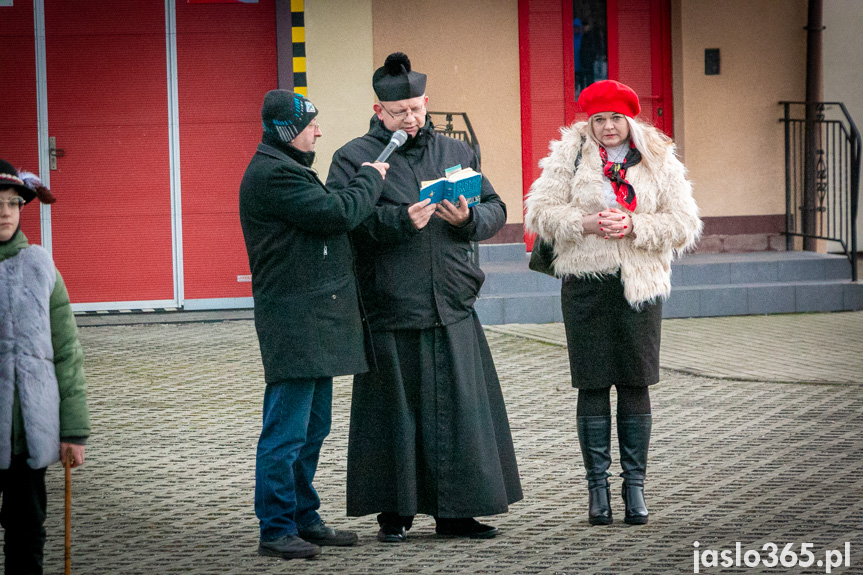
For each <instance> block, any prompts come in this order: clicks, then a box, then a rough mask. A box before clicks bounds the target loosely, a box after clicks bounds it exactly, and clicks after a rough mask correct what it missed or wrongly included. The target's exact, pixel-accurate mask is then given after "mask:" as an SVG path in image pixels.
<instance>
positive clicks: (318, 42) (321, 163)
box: [305, 0, 375, 179]
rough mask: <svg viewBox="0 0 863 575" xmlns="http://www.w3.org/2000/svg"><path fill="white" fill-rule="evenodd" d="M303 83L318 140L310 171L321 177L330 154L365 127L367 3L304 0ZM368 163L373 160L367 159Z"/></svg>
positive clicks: (368, 105) (369, 99)
mask: <svg viewBox="0 0 863 575" xmlns="http://www.w3.org/2000/svg"><path fill="white" fill-rule="evenodd" d="M305 23H306V68H307V72H306V79H307V80H308V83H309V86H308V87H309V99H310V100H311V101H312V102H313V103H314V104H315V106H317V107H318V109H319V110H320V114H319V115H318V121H319V122H320V124H321V131H322V132H323V134H324V135H323V137H322V138H320V139H319V140H318V142H317V145H316V147H315V152H316V160H315V166H314V167H315V169H316V170H317V171H318V173H319V174H320V176H321V179H326V177H327V173H328V171H329V169H330V160H331V159H332V157H333V153H335V151H336V150H337V149H339V148H340V147H341V146H343V145H344V144H345V142H347V141H348V140H351V139H353V138H355V137H357V136H361V135H363V134H365V133H366V131H368V129H369V118H370V117H371V115H372V104H374V101H375V93H374V91H373V90H372V83H371V75H372V71H373V70H374V65H373V61H372V2H371V0H306V2H305ZM372 159H373V158H372Z"/></svg>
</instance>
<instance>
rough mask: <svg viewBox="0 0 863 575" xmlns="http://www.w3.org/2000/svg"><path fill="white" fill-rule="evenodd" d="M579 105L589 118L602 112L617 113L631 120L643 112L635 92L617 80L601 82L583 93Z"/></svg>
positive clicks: (579, 97)
mask: <svg viewBox="0 0 863 575" xmlns="http://www.w3.org/2000/svg"><path fill="white" fill-rule="evenodd" d="M578 105H579V106H581V109H582V110H584V111H585V112H587V115H588V116H592V115H594V114H599V113H600V112H617V113H619V114H623V115H624V116H629V117H630V118H634V117H636V116H637V115H638V114H639V113H640V112H641V106H640V105H639V104H638V95H637V94H636V93H635V91H634V90H633V89H632V88H630V87H629V86H627V85H626V84H621V83H620V82H617V81H615V80H600V81H599V82H594V83H593V84H591V85H590V86H588V87H587V88H585V89H584V90H582V91H581V94H579V96H578Z"/></svg>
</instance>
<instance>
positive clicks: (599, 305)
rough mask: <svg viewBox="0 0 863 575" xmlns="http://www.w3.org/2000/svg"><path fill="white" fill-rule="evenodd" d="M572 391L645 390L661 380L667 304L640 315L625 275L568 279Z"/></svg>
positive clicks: (565, 303) (649, 306)
mask: <svg viewBox="0 0 863 575" xmlns="http://www.w3.org/2000/svg"><path fill="white" fill-rule="evenodd" d="M560 304H561V307H562V308H563V322H564V325H565V326H566V345H567V348H568V349H569V369H570V372H571V374H572V386H573V387H576V388H578V389H604V388H606V387H611V386H612V385H614V386H630V387H644V386H647V385H653V384H654V383H657V382H658V381H659V341H660V332H661V328H662V301H661V300H659V299H657V300H655V301H653V302H649V303H645V304H643V305H642V307H641V310H640V311H636V310H634V309H633V308H632V307H631V306H630V305H629V302H627V301H626V298H625V297H624V296H623V284H622V283H621V282H620V276H619V274H617V275H608V276H603V277H601V278H590V277H582V278H579V277H575V276H571V275H570V276H566V277H564V278H563V284H562V286H561V291H560Z"/></svg>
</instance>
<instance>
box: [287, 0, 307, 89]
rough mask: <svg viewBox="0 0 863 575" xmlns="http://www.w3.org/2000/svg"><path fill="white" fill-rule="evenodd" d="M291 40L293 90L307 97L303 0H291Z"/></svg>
mask: <svg viewBox="0 0 863 575" xmlns="http://www.w3.org/2000/svg"><path fill="white" fill-rule="evenodd" d="M291 41H292V42H293V49H294V50H293V53H294V92H296V93H298V94H302V95H303V96H305V97H306V98H308V97H309V84H308V80H307V79H306V20H305V12H304V7H303V0H291Z"/></svg>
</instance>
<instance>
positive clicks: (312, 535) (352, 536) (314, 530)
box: [299, 520, 358, 547]
mask: <svg viewBox="0 0 863 575" xmlns="http://www.w3.org/2000/svg"><path fill="white" fill-rule="evenodd" d="M299 536H300V538H301V539H303V540H305V541H308V542H309V543H313V544H315V545H321V546H323V545H330V546H333V547H349V546H351V545H353V544H355V543H356V542H357V539H358V538H357V534H356V533H354V532H352V531H336V530H335V529H333V528H332V527H327V524H326V523H324V522H323V520H321V521H319V522H317V523H315V524H314V525H312V526H311V527H309V528H308V529H303V530H301V531H300V533H299Z"/></svg>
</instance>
